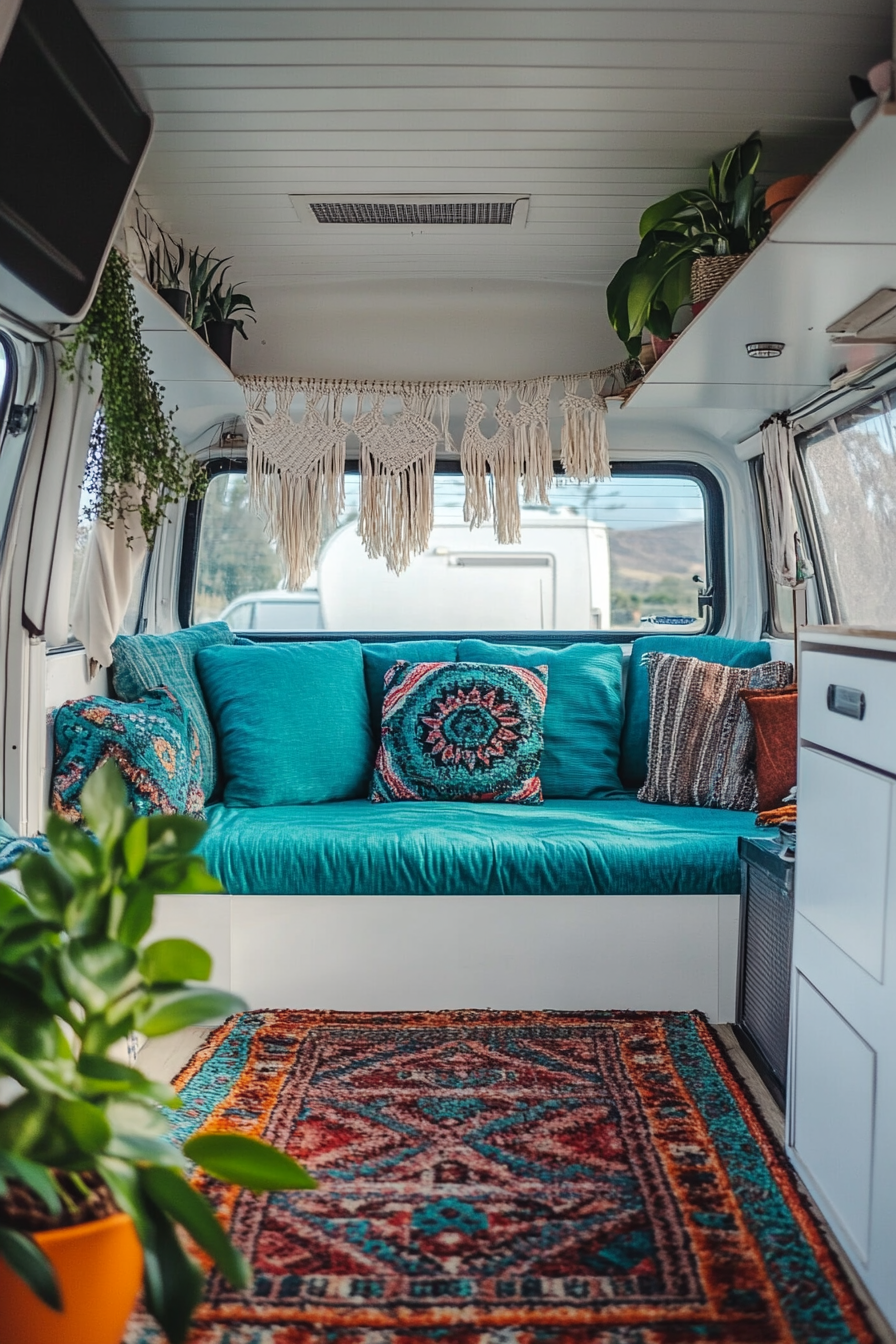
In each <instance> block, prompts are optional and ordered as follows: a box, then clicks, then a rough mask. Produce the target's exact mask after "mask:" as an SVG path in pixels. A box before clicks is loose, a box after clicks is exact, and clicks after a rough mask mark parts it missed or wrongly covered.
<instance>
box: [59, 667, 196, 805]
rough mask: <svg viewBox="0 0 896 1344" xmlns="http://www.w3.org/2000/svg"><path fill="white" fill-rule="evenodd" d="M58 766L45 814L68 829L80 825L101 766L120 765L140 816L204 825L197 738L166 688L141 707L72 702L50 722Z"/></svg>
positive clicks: (150, 695)
mask: <svg viewBox="0 0 896 1344" xmlns="http://www.w3.org/2000/svg"><path fill="white" fill-rule="evenodd" d="M53 736H54V738H55V758H54V766H53V785H52V790H51V793H50V806H51V807H52V808H53V811H54V812H58V813H59V815H60V816H62V817H65V819H66V821H80V820H81V790H82V788H83V787H84V785H85V784H86V782H87V780H88V778H89V777H90V776H91V775H92V774H93V772H94V770H96V768H97V766H99V765H102V763H103V761H106V760H109V759H111V760H113V761H115V762H116V763H117V765H118V768H119V770H120V771H121V773H122V776H123V778H124V782H125V785H126V786H127V791H128V801H129V803H130V805H131V807H133V809H134V811H135V812H136V813H137V815H138V816H149V815H150V814H152V813H155V812H164V813H172V812H185V813H186V814H187V815H188V816H191V817H204V816H205V811H204V803H205V799H204V798H203V795H202V789H201V788H200V786H199V785H198V783H197V782H196V781H197V780H198V779H199V778H200V767H199V750H200V748H199V736H198V734H197V732H196V729H195V728H194V727H193V725H192V723H191V722H190V720H189V718H188V716H187V711H186V710H185V709H184V707H183V705H182V704H181V703H180V701H179V700H177V699H176V698H175V697H174V696H173V695H172V694H171V692H170V691H169V690H168V688H167V687H166V686H158V687H155V688H154V689H153V690H151V691H147V692H146V694H145V695H144V696H142V697H141V698H140V699H139V700H133V701H121V700H107V699H105V698H104V697H103V696H101V695H95V696H90V697H88V698H87V699H85V700H69V701H67V702H66V703H65V704H64V705H61V706H60V707H59V709H58V710H57V711H56V714H55V717H54V720H53Z"/></svg>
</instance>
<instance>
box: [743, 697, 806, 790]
mask: <svg viewBox="0 0 896 1344" xmlns="http://www.w3.org/2000/svg"><path fill="white" fill-rule="evenodd" d="M740 695H741V698H742V699H743V701H744V703H745V704H746V706H747V709H748V710H749V711H750V718H751V719H752V720H753V728H754V731H755V733H756V789H757V792H758V794H759V811H760V812H768V811H769V810H770V809H771V808H773V807H780V805H781V803H782V802H783V800H784V798H785V796H786V795H787V794H788V793H789V792H790V790H791V789H792V788H793V786H794V784H796V748H797V729H796V703H797V701H796V696H797V689H796V686H795V685H791V686H782V687H781V688H779V689H778V690H766V691H761V690H757V691H749V690H746V691H741V692H740Z"/></svg>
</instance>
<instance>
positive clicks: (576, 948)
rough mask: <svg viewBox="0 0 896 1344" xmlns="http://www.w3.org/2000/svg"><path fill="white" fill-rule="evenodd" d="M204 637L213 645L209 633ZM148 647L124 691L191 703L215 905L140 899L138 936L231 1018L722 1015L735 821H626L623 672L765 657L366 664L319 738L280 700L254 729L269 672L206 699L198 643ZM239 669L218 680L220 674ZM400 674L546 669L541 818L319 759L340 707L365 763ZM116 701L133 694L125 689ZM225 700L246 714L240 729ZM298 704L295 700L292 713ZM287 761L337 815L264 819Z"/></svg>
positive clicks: (390, 650)
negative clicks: (397, 794)
mask: <svg viewBox="0 0 896 1344" xmlns="http://www.w3.org/2000/svg"><path fill="white" fill-rule="evenodd" d="M136 638H137V639H141V638H143V639H144V640H150V639H152V638H153V637H139V636H138V637H136ZM220 638H221V639H222V640H223V641H225V642H233V636H232V635H230V632H229V631H227V632H226V633H223V632H222V633H221V634H220ZM155 639H156V640H157V641H159V643H160V644H161V643H162V641H164V640H166V639H168V640H172V641H178V643H177V646H176V647H177V659H176V662H177V666H176V667H174V666H172V667H171V668H169V672H168V674H167V680H166V676H163V675H161V672H162V671H163V670H164V669H161V668H160V666H159V664H158V661H157V660H156V659H155V649H154V646H150V645H142V646H139V645H138V646H136V647H137V650H139V651H140V657H141V658H142V657H143V653H144V652H146V653H147V655H148V654H149V653H151V654H152V655H153V656H152V657H150V656H147V664H146V666H145V667H144V669H143V672H142V675H143V677H144V679H145V681H146V683H147V684H149V683H150V682H153V681H154V684H158V682H159V681H166V684H168V685H169V686H170V687H171V689H172V690H173V691H174V693H175V694H177V695H178V696H179V698H183V699H184V700H187V699H189V698H190V697H192V706H191V712H193V713H197V712H200V710H201V711H203V712H205V713H208V718H207V719H206V729H207V734H208V739H209V745H208V747H207V749H208V750H210V751H212V752H213V753H214V755H213V757H212V769H213V770H215V771H217V773H218V775H219V780H218V783H217V786H216V792H215V793H214V794H213V795H212V799H211V801H210V803H209V804H208V807H207V812H208V820H209V826H208V831H207V833H206V836H205V838H204V841H203V844H202V851H203V853H204V856H205V858H206V861H207V863H208V866H209V868H210V870H211V871H212V872H213V873H214V874H215V875H216V876H217V877H218V878H219V880H220V881H221V883H222V885H223V886H224V888H225V891H226V893H227V894H226V896H200V895H197V896H187V897H183V896H178V897H162V898H161V899H160V900H159V902H158V923H157V929H158V932H159V936H185V937H195V938H197V939H198V940H199V941H201V942H203V943H204V944H205V945H207V946H209V947H210V949H211V951H212V953H213V955H214V957H215V961H216V971H215V975H216V979H217V980H219V981H222V982H223V983H225V984H229V985H230V987H231V988H233V989H234V990H235V991H236V992H238V993H241V994H242V995H243V996H244V997H245V998H246V999H247V1000H248V1002H249V1003H250V1005H252V1006H253V1007H265V1006H271V1005H274V1006H284V1007H285V1006H292V1007H310V1006H314V1007H318V1008H332V1009H342V1010H384V1011H385V1010H388V1009H395V1008H419V1009H428V1008H438V1007H444V1006H452V1007H458V1006H469V1007H482V1006H492V1007H507V1008H514V1007H517V1008H524V1007H533V1008H534V1007H542V1008H543V1007H555V1008H575V1007H579V1008H581V1007H586V1006H587V1007H592V1008H595V1007H596V1008H601V1007H606V1008H631V1009H638V1008H643V1009H651V1010H653V1009H662V1008H666V1009H681V1008H692V1007H698V1008H701V1009H702V1010H703V1011H704V1012H706V1013H707V1015H708V1016H709V1017H710V1018H711V1019H712V1020H722V1021H727V1020H731V1018H732V1017H733V1012H734V992H735V960H736V946H737V925H738V901H739V898H738V895H737V893H738V890H739V864H738V856H737V846H738V838H739V837H740V836H741V835H745V834H749V833H751V832H752V831H753V829H754V826H755V816H754V815H753V814H752V813H744V812H727V811H720V810H713V809H703V808H691V807H670V806H661V805H654V804H646V803H640V802H638V801H637V798H636V790H637V787H638V785H639V784H640V783H641V782H642V780H643V778H644V773H645V770H646V753H647V732H648V711H647V677H646V671H645V669H644V668H643V667H642V665H641V662H640V658H641V655H643V653H645V652H647V651H648V650H650V649H658V650H660V651H663V652H673V653H676V652H677V653H687V654H690V655H692V656H698V657H703V658H706V659H708V660H710V661H716V662H724V663H728V664H734V665H739V666H755V665H757V664H758V663H761V662H765V661H767V660H768V659H769V657H770V651H769V646H768V645H767V644H766V643H764V642H761V641H760V642H752V643H750V642H742V641H733V640H725V639H719V638H714V637H696V638H695V637H688V636H656V637H654V636H649V637H645V638H642V639H640V640H638V641H637V642H636V643H635V645H634V654H633V656H632V658H631V659H630V660H629V666H628V674H627V677H626V678H625V682H624V684H623V676H622V663H623V659H622V651H621V649H620V647H619V646H606V645H598V644H587V645H574V646H570V647H569V648H568V649H566V650H562V651H558V650H549V651H545V650H541V649H538V648H537V647H526V648H524V649H520V648H518V647H516V646H502V645H491V646H490V645H486V644H482V643H481V642H479V641H467V640H464V641H460V642H459V643H456V642H454V641H432V640H427V641H419V642H418V641H406V642H401V643H399V644H391V645H390V644H369V645H364V646H361V648H360V656H361V657H363V677H364V679H363V682H362V683H361V689H360V691H358V688H357V686H356V687H355V691H354V692H353V695H354V699H351V703H350V705H349V707H348V709H346V712H345V714H344V715H343V716H342V720H344V721H342V720H340V721H337V722H333V723H329V722H328V723H326V724H323V725H321V724H318V723H316V722H315V721H314V718H313V716H312V717H310V718H309V717H307V715H306V717H305V718H304V719H303V718H302V717H301V714H302V712H304V711H303V710H302V709H301V705H299V706H298V707H297V708H295V713H294V712H293V710H294V706H293V705H292V703H291V702H282V703H281V706H280V709H279V710H278V711H277V714H278V715H279V716H280V717H277V718H276V719H275V720H272V718H271V713H272V710H271V704H270V701H271V698H272V697H271V695H270V694H268V693H267V692H266V690H265V682H264V677H263V676H256V674H255V670H254V669H255V668H256V666H257V665H261V664H262V663H264V664H265V666H267V664H268V663H270V662H271V661H274V662H276V661H277V658H276V657H274V658H273V660H272V659H271V658H267V659H266V660H265V659H264V658H262V657H259V656H256V655H255V654H254V653H253V651H252V650H251V649H249V650H248V651H247V652H248V655H249V657H250V659H251V660H252V661H250V662H246V663H245V665H244V666H242V670H241V671H240V672H239V674H238V675H237V676H235V677H233V676H232V677H230V680H229V682H228V683H227V685H226V686H225V687H224V689H223V690H222V687H221V685H216V684H214V677H212V676H211V672H210V668H212V666H213V664H214V663H215V659H214V658H209V656H208V655H207V654H201V653H200V655H199V658H198V660H197V661H196V666H194V665H193V664H192V662H191V657H190V656H188V654H187V650H188V649H189V645H190V641H191V639H192V640H195V641H196V645H197V648H199V647H201V646H202V645H205V646H208V645H209V644H210V643H214V635H213V632H212V630H211V629H210V627H198V628H197V629H196V630H195V631H187V632H184V634H183V635H182V636H169V637H155ZM265 647H269V648H270V647H272V646H265ZM273 647H274V648H275V649H281V650H283V649H289V648H295V647H296V646H295V645H275V646H273ZM305 647H308V646H307V645H306V646H305ZM357 647H358V646H355V648H357ZM257 648H258V646H256V650H257ZM244 652H245V651H242V650H237V653H238V654H239V657H233V658H231V656H230V655H229V654H227V655H225V657H223V658H219V659H218V662H220V663H223V664H227V663H228V662H231V661H233V662H235V663H237V664H239V663H241V659H242V658H243V657H244ZM278 656H279V655H278ZM283 657H284V658H286V659H287V660H288V658H289V655H288V654H284V655H283ZM401 657H404V658H406V659H407V660H408V661H412V662H413V661H429V660H433V659H440V660H445V661H448V660H452V659H455V658H459V659H461V660H463V661H493V662H494V661H505V662H511V663H519V662H521V661H523V660H526V661H529V662H530V664H531V663H532V662H536V663H538V662H542V661H543V662H546V663H547V664H548V668H549V690H548V704H547V709H546V712H545V751H544V755H543V758H542V769H541V775H542V780H543V784H544V791H545V795H546V797H545V802H544V804H543V805H542V806H540V807H520V806H510V805H497V804H471V803H410V802H407V803H393V804H372V803H370V802H368V801H367V799H366V779H369V774H365V772H367V771H369V770H370V767H371V765H372V755H369V757H365V756H364V752H363V751H361V752H360V754H359V755H357V753H356V755H357V760H356V761H355V763H354V765H353V766H352V767H351V769H349V768H348V767H349V763H348V762H347V761H346V759H345V754H344V752H343V750H342V748H340V747H339V745H338V744H339V742H341V741H344V740H345V738H344V734H345V732H346V731H347V729H346V726H345V725H346V722H348V721H349V720H351V721H353V722H354V721H356V720H357V716H358V713H359V704H361V702H363V706H362V708H363V713H364V714H365V715H367V716H369V740H368V746H367V751H368V753H372V750H373V745H374V742H375V740H376V739H377V738H378V734H379V717H380V714H381V709H382V694H383V692H382V681H383V673H384V671H385V669H386V668H387V667H388V666H390V665H391V663H392V662H394V661H395V660H396V659H397V658H401ZM197 668H198V671H199V673H200V674H201V675H197ZM247 669H249V670H247ZM181 676H183V677H188V678H189V685H188V686H185V687H183V688H182V687H180V686H179V685H178V684H176V683H177V680H178V677H181ZM589 678H591V680H589ZM172 683H175V684H172ZM200 683H201V684H200ZM116 686H118V687H119V690H120V691H121V690H123V689H125V688H127V693H128V694H131V695H132V694H134V693H135V692H137V691H138V690H139V687H138V686H137V685H136V684H135V683H134V680H133V678H131V679H130V680H129V679H128V678H127V676H125V677H124V678H123V685H121V684H120V683H119V680H118V678H116ZM247 686H251V687H252V692H253V694H254V696H255V699H254V701H253V702H252V703H253V704H254V705H255V706H256V710H255V711H253V712H252V713H246V712H245V711H244V710H241V709H240V705H241V704H245V695H246V689H245V688H246V687H247ZM299 690H301V691H302V694H301V695H300V694H298V691H299ZM307 691H308V687H307V686H303V687H301V688H297V695H296V700H297V702H298V701H301V700H303V699H304V700H307V698H308V696H307ZM274 698H276V697H274ZM311 698H312V703H313V695H312V697H311ZM197 705H198V706H199V708H198V709H197ZM306 709H307V706H306ZM234 710H236V712H234ZM209 711H210V713H209ZM321 734H322V735H321ZM328 734H330V736H328ZM340 734H342V735H343V736H342V737H341V736H340ZM306 739H307V740H306ZM297 741H302V742H303V743H304V746H305V747H306V748H307V750H306V755H308V756H309V758H310V759H311V760H312V761H314V760H317V761H319V771H320V774H319V778H318V780H317V783H316V786H315V787H316V788H317V790H318V791H319V790H320V789H321V788H323V789H324V790H326V788H327V786H328V783H329V782H331V777H332V776H334V775H335V774H338V773H340V771H341V773H342V775H343V776H344V778H343V780H342V783H341V784H340V785H339V786H338V787H339V789H341V793H339V794H338V795H337V797H335V798H332V797H331V798H330V799H329V800H325V801H315V802H307V801H295V800H294V799H293V800H292V801H289V802H286V803H284V802H282V801H280V795H281V794H282V792H283V790H284V789H287V788H288V787H289V786H288V784H286V783H284V774H283V771H284V770H285V772H286V774H288V773H289V769H288V760H289V751H290V745H291V743H295V742H297ZM332 742H335V743H336V745H335V746H331V747H328V743H332ZM352 750H354V748H352ZM284 763H285V764H284ZM346 771H348V773H347V774H346ZM352 771H354V775H352ZM248 776H252V779H251V780H248V778H247V777H248ZM349 777H350V778H349ZM346 779H349V783H348V784H346ZM352 779H353V781H354V782H353V783H352V782H351V780H352ZM564 791H568V793H569V794H571V795H572V796H565V795H564ZM346 792H348V795H349V796H345V794H346ZM305 796H306V795H304V794H301V793H300V797H305ZM312 796H315V795H314V791H313V790H312ZM253 799H254V800H255V803H254V805H249V802H250V800H253ZM271 799H276V800H277V801H271Z"/></svg>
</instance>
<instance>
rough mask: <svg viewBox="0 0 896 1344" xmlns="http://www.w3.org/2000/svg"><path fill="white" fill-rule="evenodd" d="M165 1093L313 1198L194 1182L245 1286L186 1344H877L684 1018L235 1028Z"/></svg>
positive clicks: (561, 1017) (780, 1168)
mask: <svg viewBox="0 0 896 1344" xmlns="http://www.w3.org/2000/svg"><path fill="white" fill-rule="evenodd" d="M177 1085H178V1087H179V1089H180V1092H181V1094H182V1097H183V1099H184V1103H185V1105H184V1108H183V1109H182V1110H181V1111H179V1112H178V1113H177V1115H176V1117H175V1123H176V1125H177V1126H178V1128H179V1137H180V1138H181V1139H185V1138H186V1137H187V1136H188V1135H189V1134H190V1133H193V1132H195V1131H196V1130H198V1129H200V1128H202V1129H214V1128H216V1127H224V1126H227V1127H231V1128H239V1129H241V1130H243V1131H244V1132H246V1133H249V1134H255V1135H258V1136H261V1137H264V1138H266V1139H268V1140H269V1141H271V1142H273V1143H275V1144H277V1145H279V1146H281V1147H283V1148H285V1149H286V1150H287V1151H288V1152H290V1153H291V1154H292V1155H293V1156H294V1157H295V1158H297V1159H298V1160H299V1161H301V1162H303V1163H304V1164H305V1165H306V1166H307V1167H308V1168H309V1169H310V1170H311V1172H312V1173H313V1174H314V1175H315V1176H316V1178H317V1180H318V1182H319V1188H318V1189H317V1190H315V1191H310V1192H309V1191H295V1192H288V1193H277V1194H270V1195H262V1196H254V1195H250V1194H248V1193H246V1192H244V1191H243V1192H240V1191H235V1190H233V1189H232V1188H230V1187H225V1186H221V1185H219V1184H218V1183H217V1182H214V1181H212V1180H211V1179H208V1178H203V1182H202V1188H203V1189H205V1190H206V1192H207V1193H208V1194H209V1195H210V1197H211V1198H212V1199H213V1200H214V1202H215V1203H216V1205H217V1207H218V1209H219V1211H220V1213H221V1216H222V1217H223V1218H224V1220H225V1222H226V1223H227V1225H228V1226H229V1227H230V1229H231V1232H232V1234H233V1235H234V1237H235V1239H236V1240H237V1242H238V1244H239V1245H240V1246H241V1248H242V1249H243V1251H244V1252H245V1253H246V1255H247V1256H248V1257H249V1259H250V1260H251V1262H252V1264H253V1265H254V1267H255V1282H254V1287H253V1289H252V1290H251V1291H250V1292H247V1293H236V1292H234V1291H232V1290H231V1289H230V1288H228V1286H227V1285H226V1283H224V1282H223V1281H222V1280H221V1279H220V1278H219V1277H217V1276H212V1278H211V1280H210V1284H209V1290H208V1293H207V1297H206V1300H205V1302H204V1303H203V1305H202V1307H201V1308H200V1311H199V1314H198V1317H197V1323H196V1328H195V1331H194V1333H193V1334H192V1335H191V1337H190V1339H191V1341H192V1344H312V1341H314V1344H430V1341H432V1342H433V1344H690V1342H691V1341H705V1340H716V1341H724V1342H725V1344H785V1341H803V1342H804V1344H851V1342H852V1341H862V1344H873V1341H874V1338H875V1336H874V1334H873V1332H872V1331H871V1330H870V1328H869V1327H868V1325H867V1323H866V1321H865V1318H864V1315H863V1313H862V1310H861V1308H860V1306H859V1304H858V1302H857V1300H856V1299H855V1297H854V1296H853V1294H852V1292H851V1290H850V1288H849V1286H848V1284H847V1282H846V1280H845V1278H844V1276H843V1274H842V1272H841V1271H840V1269H839V1267H838V1265H837V1263H836V1261H835V1260H834V1258H833V1257H832V1255H831V1253H830V1251H829V1250H828V1248H827V1245H826V1243H825V1240H824V1238H823V1236H822V1234H821V1232H820V1230H819V1228H818V1226H817V1224H816V1222H815V1220H814V1218H813V1216H812V1215H811V1214H810V1212H809V1211H808V1209H807V1207H806V1206H805V1204H804V1202H803V1200H802V1198H801V1196H800V1194H799V1192H798V1191H797V1188H796V1184H795V1180H794V1178H793V1176H792V1175H791V1173H790V1171H789V1169H788V1167H787V1164H786V1162H785V1159H784V1156H783V1153H782V1152H781V1150H780V1148H779V1147H778V1145H777V1144H776V1142H775V1141H774V1140H773V1139H772V1138H771V1136H770V1135H769V1134H768V1133H767V1132H766V1130H765V1128H764V1126H763V1123H762V1122H761V1121H760V1120H759V1119H758V1117H757V1115H756V1113H755V1112H754V1110H753V1109H752V1107H751V1105H750V1103H749V1102H748V1100H747V1099H746V1097H745V1095H744V1093H743V1092H742V1090H741V1087H740V1085H739V1083H738V1081H737V1079H736V1078H735V1076H734V1075H733V1074H732V1073H731V1071H730V1070H729V1068H728V1065H727V1064H726V1061H725V1058H724V1055H723V1054H722V1052H721V1051H720V1049H719V1046H718V1044H717V1042H716V1038H715V1037H714V1035H713V1033H712V1031H711V1029H710V1028H709V1027H708V1026H707V1025H706V1023H705V1022H704V1020H703V1019H702V1018H701V1017H700V1016H699V1015H698V1014H688V1013H599V1012H594V1013H562V1012H554V1013H527V1012H517V1013H505V1012H444V1013H382V1014H376V1013H367V1014H365V1013H316V1012H285V1011H278V1012H252V1013H244V1014H241V1015H240V1016H238V1017H235V1018H232V1019H230V1020H229V1021H228V1022H226V1023H225V1024H224V1025H223V1026H222V1027H220V1028H218V1030H217V1031H215V1032H214V1033H213V1035H212V1036H211V1037H210V1039H209V1041H208V1043H207V1044H206V1045H205V1046H204V1047H203V1048H202V1049H201V1050H200V1051H199V1052H198V1054H197V1055H196V1056H195V1057H194V1058H193V1059H192V1060H191V1062H190V1064H189V1065H188V1066H187V1068H186V1069H185V1070H184V1072H183V1073H182V1074H181V1076H180V1078H179V1079H178V1080H177ZM161 1338H162V1337H161V1334H160V1332H158V1331H157V1329H156V1328H155V1327H154V1326H153V1325H152V1323H151V1322H148V1321H147V1319H146V1318H144V1317H142V1316H139V1315H138V1316H137V1317H135V1318H134V1319H133V1321H132V1322H131V1326H130V1330H129V1333H128V1336H127V1339H128V1342H129V1344H157V1341H160V1340H161Z"/></svg>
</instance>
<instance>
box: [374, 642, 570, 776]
mask: <svg viewBox="0 0 896 1344" xmlns="http://www.w3.org/2000/svg"><path fill="white" fill-rule="evenodd" d="M547 675H548V674H547V668H545V667H533V668H523V667H494V666H491V665H488V664H484V663H405V662H398V663H396V664H395V665H394V667H392V668H390V669H389V671H388V672H387V673H386V696H385V699H384V701H383V730H382V741H381V744H380V749H379V752H378V753H377V758H376V769H375V771H374V774H373V782H372V783H371V786H370V801H371V802H372V803H404V802H435V801H441V802H452V803H457V802H468V803H541V802H542V801H543V799H542V793H541V781H540V780H539V778H538V767H539V763H540V761H541V748H542V718H543V716H544V706H545V700H546V699H547Z"/></svg>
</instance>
